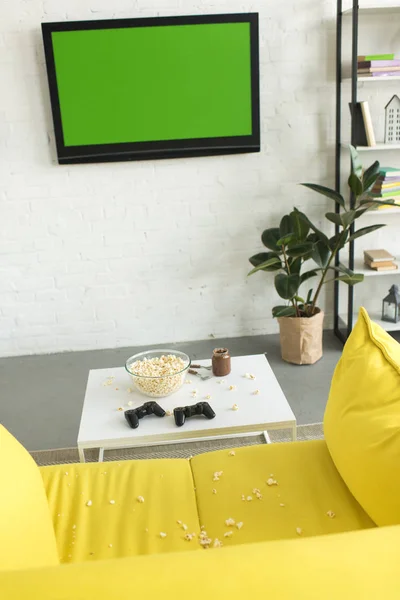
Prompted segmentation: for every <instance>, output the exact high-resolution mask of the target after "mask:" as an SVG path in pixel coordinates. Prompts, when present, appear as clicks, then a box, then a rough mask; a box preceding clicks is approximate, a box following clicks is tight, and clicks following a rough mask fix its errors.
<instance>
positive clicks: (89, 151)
mask: <svg viewBox="0 0 400 600" xmlns="http://www.w3.org/2000/svg"><path fill="white" fill-rule="evenodd" d="M243 22H245V23H249V24H250V57H251V102H252V107H251V112H252V134H251V135H245V136H229V137H216V138H195V139H182V140H165V141H164V140H163V141H155V142H154V141H153V142H127V143H115V144H93V145H86V146H66V145H65V143H64V135H63V129H62V120H61V111H60V100H59V96H58V88H57V78H56V70H55V62H54V53H53V45H52V39H51V34H52V33H53V32H54V31H81V30H93V29H118V28H125V27H156V26H164V25H202V24H207V23H243ZM42 35H43V44H44V51H45V57H46V66H47V76H48V83H49V90H50V100H51V110H52V114H53V122H54V131H55V138H56V146H57V155H58V162H59V164H74V163H75V164H76V163H92V162H114V161H126V160H147V159H159V158H180V157H188V156H212V155H221V154H239V153H245V152H259V151H260V98H259V96H260V86H259V49H258V47H259V42H258V13H239V14H218V15H195V16H183V17H151V18H140V19H103V20H98V21H67V22H58V23H42Z"/></svg>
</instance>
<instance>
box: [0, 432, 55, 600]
mask: <svg viewBox="0 0 400 600" xmlns="http://www.w3.org/2000/svg"><path fill="white" fill-rule="evenodd" d="M56 564H58V555H57V548H56V543H55V537H54V531H53V526H52V523H51V518H50V512H49V507H48V504H47V499H46V494H45V491H44V487H43V481H42V478H41V476H40V471H39V469H38V467H37V466H36V463H35V461H34V460H33V459H32V458H31V456H30V455H29V453H28V452H27V451H26V450H25V448H23V447H22V446H21V444H20V443H19V442H17V440H16V439H15V438H14V437H13V436H12V435H11V434H10V433H9V432H8V431H7V430H6V429H5V428H4V427H3V426H2V425H0V569H5V570H7V569H28V568H32V567H42V566H47V565H56ZM0 596H1V594H0Z"/></svg>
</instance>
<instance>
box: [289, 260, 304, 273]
mask: <svg viewBox="0 0 400 600" xmlns="http://www.w3.org/2000/svg"><path fill="white" fill-rule="evenodd" d="M302 262H303V261H302V258H301V257H300V258H290V257H289V258H288V264H289V269H290V272H291V273H300V269H301V264H302Z"/></svg>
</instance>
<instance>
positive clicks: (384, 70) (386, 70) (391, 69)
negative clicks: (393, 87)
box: [357, 67, 400, 75]
mask: <svg viewBox="0 0 400 600" xmlns="http://www.w3.org/2000/svg"><path fill="white" fill-rule="evenodd" d="M399 71H400V67H369V68H358V69H357V73H358V74H359V75H367V74H368V73H393V75H395V74H396V73H398V72H399Z"/></svg>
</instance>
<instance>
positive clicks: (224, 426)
mask: <svg viewBox="0 0 400 600" xmlns="http://www.w3.org/2000/svg"><path fill="white" fill-rule="evenodd" d="M195 363H196V364H202V365H209V364H210V363H211V361H210V360H209V359H208V360H203V361H198V360H196V361H195ZM202 373H205V371H204V370H202ZM245 373H251V374H254V375H255V377H256V378H255V379H254V380H252V379H247V378H246V377H245V376H244V375H245ZM187 379H188V380H190V382H191V383H185V384H184V385H183V386H182V388H181V389H180V390H179V391H178V392H176V393H175V394H173V395H171V396H168V397H166V398H159V399H157V398H149V397H147V396H143V395H142V394H140V393H139V392H136V391H135V390H134V388H133V385H132V381H131V378H130V376H129V374H128V373H127V372H126V370H125V369H124V368H123V367H121V368H110V369H95V370H92V371H90V372H89V378H88V383H87V388H86V394H85V400H84V403H83V410H82V418H81V424H80V428H79V435H78V450H79V458H80V460H81V462H84V460H85V455H84V450H85V449H88V448H100V453H99V460H103V454H104V450H112V449H115V448H132V447H135V446H151V445H158V444H168V443H176V442H184V441H191V440H200V439H202V440H209V439H215V438H228V437H234V436H237V435H238V434H243V435H246V434H250V433H260V432H264V435H265V436H266V440H267V441H268V434H267V430H271V429H287V428H291V429H292V432H293V440H295V439H296V418H295V416H294V414H293V412H292V409H291V408H290V406H289V404H288V401H287V400H286V398H285V395H284V394H283V392H282V389H281V387H280V385H279V383H278V381H277V379H276V377H275V375H274V373H273V371H272V369H271V367H270V365H269V363H268V361H267V359H266V357H265V355H264V354H257V355H253V356H238V357H235V358H232V372H231V373H230V375H228V376H227V377H224V378H217V377H213V378H211V379H209V380H207V381H202V380H201V379H200V378H199V377H196V376H195V375H190V374H188V376H187ZM110 381H111V382H112V383H111V385H110V384H109V382H110ZM230 386H235V389H233V390H230V389H229V388H230ZM195 389H197V390H198V392H197V395H196V397H193V395H192V391H193V390H195ZM129 390H132V391H131V392H129ZM256 390H259V393H258V394H255V391H256ZM207 395H210V396H211V398H210V399H206V396H207ZM149 400H156V401H157V402H158V403H159V404H160V405H161V406H162V407H163V408H164V410H166V411H173V409H174V408H175V407H177V406H187V405H190V404H195V403H196V402H199V401H202V400H207V401H208V402H209V403H210V405H211V406H212V408H213V409H214V411H215V413H216V416H215V418H214V419H207V418H206V417H204V416H199V417H192V418H190V419H187V421H186V423H185V424H184V425H183V427H177V426H176V425H175V420H174V417H173V416H165V417H163V418H160V417H156V416H155V415H151V416H147V417H144V418H143V419H141V420H140V421H139V427H138V428H137V429H131V428H130V427H129V425H128V423H127V421H126V419H125V417H124V413H123V412H122V411H119V410H118V408H123V409H124V410H127V409H129V408H136V407H138V406H141V405H142V404H143V403H144V402H147V401H149ZM128 402H129V403H131V402H132V405H130V406H129V405H128ZM234 404H237V405H238V407H239V409H238V410H233V409H232V406H233V405H234Z"/></svg>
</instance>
